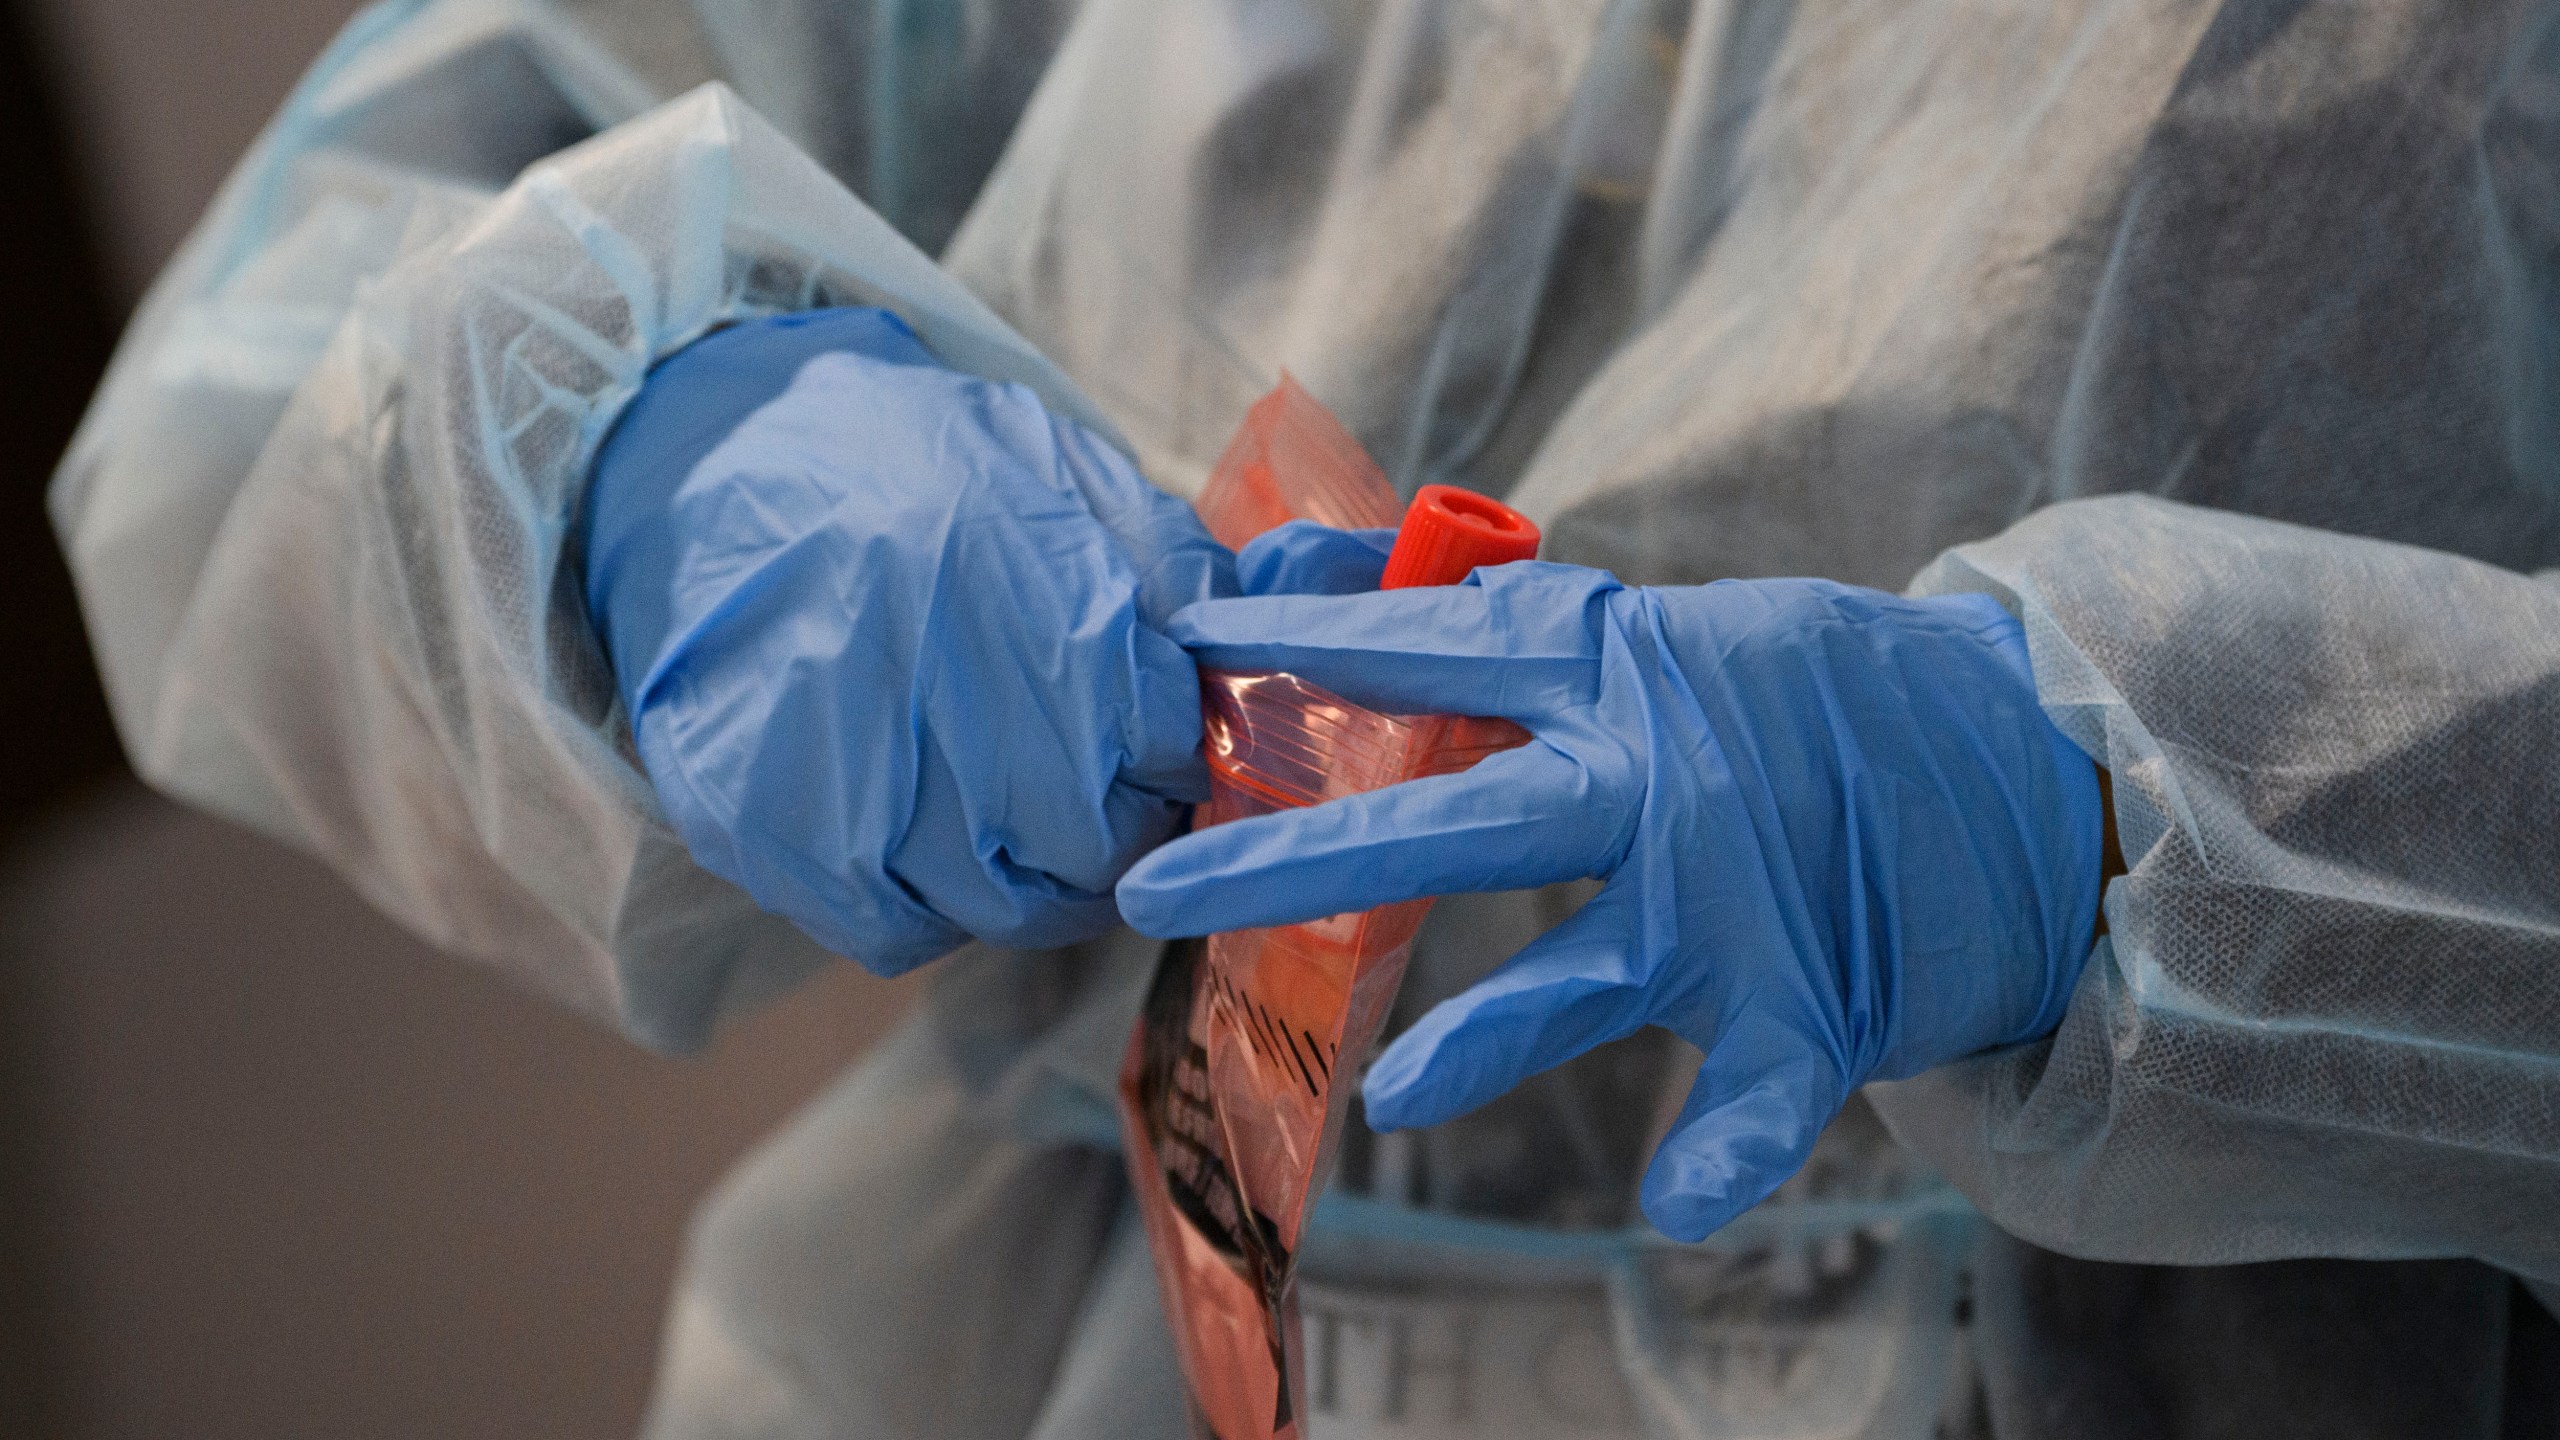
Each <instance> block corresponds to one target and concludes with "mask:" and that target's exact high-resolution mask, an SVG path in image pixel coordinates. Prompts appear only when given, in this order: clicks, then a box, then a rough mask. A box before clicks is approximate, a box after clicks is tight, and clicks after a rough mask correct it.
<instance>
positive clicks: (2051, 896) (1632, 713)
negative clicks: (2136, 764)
mask: <svg viewBox="0 0 2560 1440" xmlns="http://www.w3.org/2000/svg"><path fill="white" fill-rule="evenodd" d="M1170 633H1171V634H1172V635H1173V636H1174V637H1175V638H1176V639H1178V640H1180V641H1182V642H1183V643H1184V644H1185V645H1186V646H1188V647H1189V648H1190V649H1191V652H1192V654H1193V655H1194V656H1195V657H1197V658H1198V659H1199V661H1200V663H1201V664H1203V665H1206V666H1215V667H1218V668H1221V669H1229V670H1247V671H1251V670H1284V671H1289V672H1292V673H1295V674H1297V675H1300V676H1303V677H1305V678H1306V679H1309V680H1312V681H1314V682H1316V683H1318V684H1320V685H1325V686H1328V687H1330V688H1332V689H1334V690H1336V691H1339V692H1341V693H1342V694H1343V695H1345V696H1347V697H1349V698H1351V699H1353V700H1356V701H1358V702H1360V703H1362V704H1366V705H1370V706H1373V707H1376V708H1379V709H1383V710H1388V711H1393V712H1403V713H1418V712H1440V713H1455V714H1469V715H1499V716H1503V717H1506V718H1508V719H1511V720H1514V721H1517V722H1519V723H1520V724H1522V725H1524V726H1526V727H1528V729H1529V730H1530V731H1531V732H1532V733H1533V734H1534V735H1535V736H1536V737H1537V738H1536V739H1535V740H1534V741H1533V742H1532V743H1530V744H1528V745H1526V746H1524V747H1522V748H1520V749H1518V750H1513V751H1509V752H1507V753H1504V754H1501V755H1497V756H1494V757H1493V758H1492V759H1489V760H1487V761H1485V762H1484V763H1483V764H1481V765H1479V766H1477V767H1476V768H1475V769H1473V770H1471V771H1468V772H1466V773H1465V774H1462V775H1452V776H1445V777H1441V778H1436V779H1429V780H1419V781H1415V782H1412V783H1410V784H1406V785H1399V786H1394V787H1391V788H1389V789H1386V790H1381V791H1377V792H1374V793H1371V794H1367V795H1359V796H1353V797H1350V798H1347V799H1342V800H1336V801H1333V802H1331V803H1329V804H1325V805H1320V806H1315V807H1313V808H1309V809H1304V810H1291V811H1285V812H1283V813H1280V814H1276V815H1271V816H1266V817H1261V818H1256V819H1250V820H1240V821H1236V822H1233V823H1231V824H1226V825H1220V826H1217V827H1215V828H1213V829H1208V830H1203V831H1200V832H1198V833H1196V834H1193V835H1191V836H1189V837H1187V838H1184V839H1181V840H1177V841H1174V842H1173V843H1171V844H1169V845H1166V846H1165V847H1164V848H1163V849H1161V850H1158V851H1156V852H1155V853H1154V854H1152V855H1150V856H1148V857H1147V858H1146V859H1145V860H1143V861H1141V862H1139V864H1138V865H1137V866H1136V867H1135V868H1134V869H1132V870H1131V871H1130V872H1129V874H1128V876H1127V877H1126V878H1125V879H1123V880H1122V881H1121V882H1120V908H1121V911H1122V913H1123V914H1125V915H1127V916H1128V918H1129V920H1130V922H1131V923H1132V924H1134V925H1136V926H1137V927H1138V928H1139V929H1141V930H1144V931H1146V932H1147V933H1149V934H1151V935H1162V936H1171V935H1195V934H1200V933H1203V932H1207V931H1215V930H1226V929H1234V928H1237V927H1241V926H1253V925H1271V924H1280V923H1284V922H1289V921H1296V920H1304V919H1308V918H1310V917H1313V916H1319V915H1327V914H1334V913H1338V912H1342V911H1350V910H1360V909H1365V908H1367V907H1370V906H1374V905H1384V904H1388V903H1390V902H1393V901H1399V900H1407V899H1411V898H1414V897H1416V896H1423V895H1440V894H1450V893H1455V892H1460V891H1480V890H1509V889H1519V888H1525V887H1528V886H1534V885H1544V884H1548V883H1551V882H1554V881H1559V880H1569V879H1574V878H1578V877H1585V876H1592V877H1599V878H1602V879H1605V880H1606V881H1607V882H1608V883H1607V885H1606V886H1605V887H1604V888H1603V889H1602V890H1601V892H1600V894H1599V895H1598V896H1597V897H1596V898H1594V899H1593V900H1592V901H1591V902H1590V904H1588V905H1587V906H1585V907H1584V908H1583V909H1582V910H1581V911H1580V912H1579V913H1577V914H1576V915H1575V916H1574V917H1573V918H1572V919H1570V920H1568V921H1566V922H1565V923H1564V924H1562V925H1560V926H1558V927H1556V929H1554V930H1553V931H1550V932H1549V933H1548V934H1546V935H1544V936H1542V937H1540V938H1539V939H1538V940H1537V941H1536V942H1535V943H1533V944H1531V945H1530V946H1529V947H1528V948H1526V949H1524V950H1523V951H1522V952H1521V953H1520V954H1519V955H1518V956H1516V957H1514V958H1513V959H1512V960H1511V961H1510V962H1509V963H1507V964H1505V965H1504V966H1503V967H1502V968H1501V969H1499V970H1498V971H1496V972H1495V973H1494V974H1493V975H1492V976H1490V977H1489V978H1487V979H1486V980H1485V981H1484V982H1483V983H1481V984H1479V985H1477V986H1476V987H1475V988H1474V989H1472V990H1469V991H1468V992H1466V993H1465V994H1463V995H1460V996H1458V997H1457V998H1455V999H1453V1000H1450V1001H1448V1002H1447V1003H1445V1004H1442V1005H1441V1006H1439V1007H1438V1008H1436V1009H1434V1010H1433V1011H1431V1012H1430V1013H1429V1014H1427V1015H1425V1016H1424V1017H1423V1018H1422V1020H1421V1021H1420V1022H1419V1023H1418V1024H1416V1025H1415V1026H1414V1027H1413V1028H1412V1029H1411V1030H1410V1031H1408V1032H1407V1033H1406V1034H1405V1035H1404V1036H1403V1037H1402V1038H1401V1039H1399V1040H1398V1041H1397V1042H1396V1043H1395V1044H1394V1045H1392V1046H1390V1047H1389V1048H1388V1049H1387V1050H1386V1052H1385V1053H1384V1054H1382V1055H1381V1056H1380V1057H1379V1058H1378V1061H1377V1063H1376V1065H1375V1066H1374V1067H1373V1068H1372V1069H1371V1070H1370V1072H1369V1075H1368V1079H1367V1083H1366V1085H1365V1087H1364V1090H1363V1094H1364V1096H1365V1098H1366V1099H1367V1102H1368V1114H1369V1120H1370V1123H1372V1124H1373V1125H1378V1126H1381V1127H1390V1128H1403V1127H1410V1126H1419V1125H1431V1124H1435V1123H1437V1122H1440V1121H1443V1120H1447V1119H1450V1118H1452V1117H1455V1116H1457V1115H1461V1114H1464V1113H1465V1112H1467V1111H1469V1110H1472V1109H1474V1108H1475V1107H1477V1106H1479V1105H1482V1104H1484V1103H1485V1102H1487V1101H1489V1100H1491V1099H1493V1098H1494V1097H1495V1096H1497V1095H1500V1094H1501V1093H1502V1092H1503V1091H1505V1090H1507V1089H1509V1088H1510V1087H1511V1086H1513V1085H1516V1084H1518V1083H1519V1082H1520V1081H1522V1080H1524V1079H1526V1078H1527V1077H1529V1076H1531V1075H1533V1074H1536V1073H1537V1072H1539V1071H1541V1070H1545V1069H1547V1068H1548V1067H1550V1066H1553V1065H1557V1064H1560V1063H1562V1062H1564V1061H1565V1060H1568V1059H1571V1058H1572V1057H1573V1056H1575V1055H1578V1054H1580V1053H1582V1052H1583V1051H1585V1050H1589V1049H1591V1048H1592V1047H1593V1046H1596V1045H1599V1044H1601V1043H1603V1042H1605V1041H1609V1040H1613V1039H1616V1038H1617V1037H1619V1036H1622V1035H1625V1034H1628V1033H1630V1032H1632V1031H1634V1030H1636V1029H1637V1028H1639V1027H1641V1026H1644V1025H1648V1024H1652V1025H1661V1026H1664V1027H1666V1028H1668V1029H1670V1030H1673V1031H1675V1032H1677V1033H1678V1034H1680V1035H1681V1036H1683V1037H1685V1038H1686V1039H1688V1040H1689V1041H1690V1042H1691V1043H1693V1044H1695V1045H1697V1046H1698V1047H1699V1048H1700V1049H1701V1050H1703V1051H1705V1052H1706V1056H1707V1059H1706V1065H1705V1067H1704V1069H1703V1070H1702V1071H1701V1073H1700V1074H1699V1077H1698V1081H1697V1083H1696V1085H1695V1087H1694V1088H1693V1089H1692V1090H1691V1092H1690V1095H1689V1099H1688V1103H1687V1105H1686V1106H1685V1107H1684V1108H1683V1110H1682V1111H1681V1114H1680V1118H1679V1120H1678V1123H1677V1124H1676V1125H1675V1126H1674V1128H1673V1129H1672V1131H1671V1133H1670V1135H1669V1137H1668V1138H1667V1139H1665V1140H1664V1142H1663V1144H1662V1148H1661V1150H1660V1152H1659V1153H1658V1154H1656V1155H1655V1157H1654V1160H1653V1164H1652V1167H1651V1168H1650V1170H1649V1171H1648V1172H1647V1173H1646V1175H1645V1179H1644V1187H1643V1198H1644V1208H1645V1214H1646V1215H1647V1216H1649V1217H1650V1218H1651V1219H1652V1221H1653V1223H1654V1224H1655V1225H1657V1226H1659V1227H1660V1228H1661V1229H1662V1230H1663V1231H1664V1233H1666V1234H1669V1235H1672V1236H1675V1237H1678V1238H1682V1239H1696V1238H1699V1237H1701V1236H1704V1235H1706V1234H1707V1233H1708V1232H1710V1231H1712V1230H1714V1229H1716V1228H1717V1227H1718V1226H1720V1225H1722V1224H1724V1223H1725V1222H1726V1221H1728V1220H1730V1219H1732V1218H1733V1217H1734V1216H1735V1215H1738V1214H1740V1213H1741V1212H1742V1211H1743V1210H1745V1209H1747V1208H1748V1207H1750V1206H1751V1205H1752V1204H1754V1203H1756V1202H1757V1201H1759V1200H1760V1199H1761V1198H1762V1197H1763V1196H1766V1195H1767V1194H1768V1193H1769V1192H1770V1191H1771V1190H1772V1189H1774V1188H1776V1186H1777V1185H1778V1184H1779V1182H1781V1181H1783V1180H1785V1179H1786V1178H1787V1177H1788V1176H1789V1175H1791V1174H1793V1173H1795V1171H1796V1170H1797V1169H1798V1168H1799V1167H1801V1166H1802V1165H1803V1163H1804V1160H1805V1157H1806V1156H1807V1154H1809V1153H1810V1152H1811V1150H1812V1148H1813V1142H1814V1138H1815V1136H1816V1135H1817V1134H1818V1133H1819V1132H1820V1131H1821V1129H1822V1127H1823V1125H1824V1123H1825V1122H1827V1121H1828V1120H1829V1119H1830V1118H1831V1117H1832V1115H1833V1114H1834V1113H1835V1112H1837V1111H1838V1109H1839V1108H1840V1106H1841V1104H1842V1102H1843V1101H1844V1100H1845V1099H1846V1098H1847V1096H1848V1095H1849V1093H1850V1091H1851V1090H1853V1089H1855V1088H1856V1087H1857V1086H1859V1085H1861V1084H1863V1083H1865V1082H1866V1081H1868V1080H1872V1079H1890V1078H1897V1077H1901V1076H1907V1075H1911V1074H1915V1073H1917V1072H1919V1071H1921V1070H1925V1069H1927V1068H1929V1067H1930V1066H1933V1065H1937V1064H1940V1063H1943V1062H1945V1061H1948V1060H1953V1059H1956V1058H1958V1057H1961V1056H1964V1055H1969V1054H1972V1053H1974V1052H1976V1051H1980V1050H1986V1049H1989V1048H1991V1047H1994V1046H1998V1045H2005V1044H2010V1043H2013V1042H2016V1041H2021V1040H2026V1039H2029V1038H2032V1037H2035V1036H2038V1035H2042V1034H2044V1033H2046V1032H2048V1031H2050V1030H2051V1029H2052V1028H2053V1027H2054V1026H2055V1025H2056V1024H2058V1023H2059V1021H2060V1019H2061V1015H2062V1011H2063V1007H2064V1005H2065V1003H2066V1001H2067V999H2068V997H2069V996H2070V993H2071V989H2072V985H2073V983H2074V982H2075V980H2076V979H2077V977H2078V975H2079V972H2080V968H2081V965H2082V963H2083V962H2084V960H2085V959H2086V957H2087V954H2088V950H2089V945H2090V932H2091V928H2092V926H2093V924H2094V922H2095V917H2096V913H2097V902H2098V885H2099V843H2100V836H2101V819H2100V811H2099V803H2098V787H2097V773H2096V770H2095V769H2094V767H2093V766H2092V765H2091V763H2090V761H2089V758H2088V757H2087V756H2086V755H2084V754H2082V753H2081V752H2080V751H2079V750H2078V749H2076V748H2074V747H2073V745H2072V744H2071V742H2070V741H2068V740H2067V739H2065V738H2064V737H2063V736H2062V734H2061V733H2060V732H2059V731H2057V730H2055V729H2054V728H2053V726H2052V724H2051V723H2050V722H2049V721H2048V720H2047V719H2046V718H2045V715H2044V713H2043V711H2042V710H2041V709H2039V708H2038V706H2037V704H2036V694H2035V687H2034V683H2033V680H2032V678H2031V676H2030V675H2029V672H2028V668H2027V654H2026V646H2025V643H2024V639H2023V636H2022V633H2021V631H2020V629H2019V626H2018V624H2017V622H2016V621H2015V620H2013V619H2011V618H2010V616H2009V615H2008V614H2007V613H2006V612H2005V611H2003V610H2002V609H2001V608H2000V607H1999V605H1998V604H1996V603H1994V602H1993V601H1992V600H1990V599H1988V598H1986V597H1983V596H1978V595H1959V596H1950V597H1947V598H1944V599H1935V600H1906V599H1901V598H1898V597H1895V596H1892V595H1887V594H1883V593H1881V592H1878V591H1872V590H1861V589H1854V588H1851V587H1848V586H1843V585H1835V584H1831V583H1829V582H1826V581H1820V580H1753V581H1727V582H1725V583H1722V584H1717V585H1708V586H1702V587H1683V588H1677V589H1649V590H1639V589H1630V588H1627V587H1625V586H1622V585H1620V584H1619V583H1618V582H1617V581H1616V580H1615V579H1613V578H1611V577H1610V576H1609V575H1607V574H1605V573H1603V572H1601V571H1597V570H1585V569H1581V568H1578V567H1574V566H1567V565H1548V564H1538V563H1534V562H1532V563H1527V564H1519V565H1507V566H1503V567H1500V568H1498V569H1492V570H1480V571H1478V572H1476V575H1475V578H1474V579H1473V580H1471V581H1469V582H1468V583H1467V584H1465V585H1460V586H1447V587H1440V588H1433V589H1415V590H1399V591H1393V592H1389V593H1384V594H1376V595H1362V596H1349V597H1341V598H1277V599H1242V600H1230V601H1222V602H1213V603H1210V604H1205V605H1198V606H1194V607H1192V608H1190V609H1188V610H1185V611H1184V612H1183V613H1182V614H1180V615H1178V616H1176V617H1175V618H1174V621H1173V623H1172V625H1171V627H1170Z"/></svg>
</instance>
